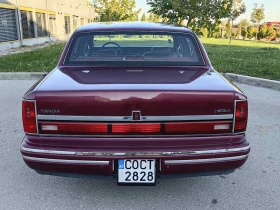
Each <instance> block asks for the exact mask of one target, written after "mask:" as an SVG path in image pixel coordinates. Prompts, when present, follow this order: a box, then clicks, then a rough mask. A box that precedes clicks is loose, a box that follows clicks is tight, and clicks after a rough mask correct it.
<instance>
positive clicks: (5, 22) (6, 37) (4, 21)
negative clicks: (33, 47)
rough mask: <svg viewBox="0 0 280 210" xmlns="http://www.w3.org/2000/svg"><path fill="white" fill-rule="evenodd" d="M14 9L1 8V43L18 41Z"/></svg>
mask: <svg viewBox="0 0 280 210" xmlns="http://www.w3.org/2000/svg"><path fill="white" fill-rule="evenodd" d="M15 14H16V13H15V10H14V9H4V8H0V42H6V41H14V40H17V39H18V35H17V26H16V17H15Z"/></svg>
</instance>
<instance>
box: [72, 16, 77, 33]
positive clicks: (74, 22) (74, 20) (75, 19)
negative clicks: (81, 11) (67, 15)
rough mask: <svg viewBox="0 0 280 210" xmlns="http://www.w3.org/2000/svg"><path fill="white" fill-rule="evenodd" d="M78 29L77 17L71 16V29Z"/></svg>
mask: <svg viewBox="0 0 280 210" xmlns="http://www.w3.org/2000/svg"><path fill="white" fill-rule="evenodd" d="M76 28H78V16H75V15H73V29H74V30H75V29H76Z"/></svg>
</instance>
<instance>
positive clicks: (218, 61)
mask: <svg viewBox="0 0 280 210" xmlns="http://www.w3.org/2000/svg"><path fill="white" fill-rule="evenodd" d="M202 42H203V44H204V46H205V48H206V51H207V52H208V55H209V58H210V60H211V62H212V65H213V66H214V68H215V69H216V70H217V71H219V72H228V73H236V74H243V75H248V76H254V77H261V78H267V79H274V80H280V44H279V43H278V44H275V43H263V42H255V41H243V40H233V41H232V46H231V47H228V40H226V39H202Z"/></svg>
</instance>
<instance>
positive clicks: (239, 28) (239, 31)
mask: <svg viewBox="0 0 280 210" xmlns="http://www.w3.org/2000/svg"><path fill="white" fill-rule="evenodd" d="M241 31H242V26H241V25H240V24H239V26H238V32H237V35H238V37H240V36H241ZM238 39H239V38H238Z"/></svg>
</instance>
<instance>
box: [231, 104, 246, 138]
mask: <svg viewBox="0 0 280 210" xmlns="http://www.w3.org/2000/svg"><path fill="white" fill-rule="evenodd" d="M247 120H248V102H247V101H237V102H236V110H235V126H234V132H235V133H239V132H244V131H246V127H247Z"/></svg>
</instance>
